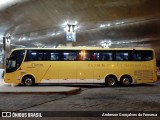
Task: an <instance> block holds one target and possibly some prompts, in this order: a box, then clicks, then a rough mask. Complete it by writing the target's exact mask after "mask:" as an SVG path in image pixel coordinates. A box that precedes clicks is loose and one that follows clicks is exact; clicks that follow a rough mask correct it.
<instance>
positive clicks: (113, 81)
mask: <svg viewBox="0 0 160 120" xmlns="http://www.w3.org/2000/svg"><path fill="white" fill-rule="evenodd" d="M115 83H116V81H115V79H113V78H109V79H108V85H109V86H114V85H115Z"/></svg>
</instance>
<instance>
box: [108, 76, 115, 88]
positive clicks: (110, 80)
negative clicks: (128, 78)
mask: <svg viewBox="0 0 160 120" xmlns="http://www.w3.org/2000/svg"><path fill="white" fill-rule="evenodd" d="M105 85H106V86H108V87H114V86H116V85H117V78H116V76H114V75H109V76H107V77H106V78H105Z"/></svg>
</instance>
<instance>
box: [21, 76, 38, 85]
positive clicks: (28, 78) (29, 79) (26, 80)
mask: <svg viewBox="0 0 160 120" xmlns="http://www.w3.org/2000/svg"><path fill="white" fill-rule="evenodd" d="M22 84H23V85H25V86H32V85H34V84H35V80H34V77H32V76H25V77H24V78H23V80H22Z"/></svg>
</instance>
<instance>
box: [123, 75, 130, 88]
mask: <svg viewBox="0 0 160 120" xmlns="http://www.w3.org/2000/svg"><path fill="white" fill-rule="evenodd" d="M131 82H132V78H131V77H130V76H123V77H122V78H121V85H122V86H124V87H128V86H130V85H131Z"/></svg>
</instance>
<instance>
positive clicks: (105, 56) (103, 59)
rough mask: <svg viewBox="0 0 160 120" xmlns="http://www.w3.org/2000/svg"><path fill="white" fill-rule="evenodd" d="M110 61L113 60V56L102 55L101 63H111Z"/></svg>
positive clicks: (110, 54)
mask: <svg viewBox="0 0 160 120" xmlns="http://www.w3.org/2000/svg"><path fill="white" fill-rule="evenodd" d="M112 60H113V55H112V53H111V52H108V53H107V52H105V53H102V61H112Z"/></svg>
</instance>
